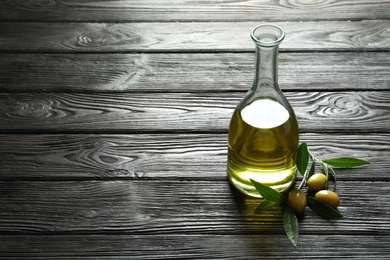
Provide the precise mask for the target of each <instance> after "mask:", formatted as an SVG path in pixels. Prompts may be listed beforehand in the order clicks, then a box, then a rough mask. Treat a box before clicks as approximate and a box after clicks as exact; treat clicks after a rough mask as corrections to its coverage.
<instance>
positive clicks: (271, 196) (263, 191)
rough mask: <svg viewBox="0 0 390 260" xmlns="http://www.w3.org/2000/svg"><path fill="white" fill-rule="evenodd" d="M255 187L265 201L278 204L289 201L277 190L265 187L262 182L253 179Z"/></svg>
mask: <svg viewBox="0 0 390 260" xmlns="http://www.w3.org/2000/svg"><path fill="white" fill-rule="evenodd" d="M251 182H252V184H253V186H255V188H256V190H257V191H258V192H259V193H260V195H261V196H262V197H263V198H264V199H265V200H269V201H272V202H276V203H279V204H281V203H283V202H285V201H286V200H287V199H286V197H285V196H284V195H283V194H282V193H280V192H279V191H277V190H274V189H272V188H271V187H268V186H265V185H264V184H261V183H260V182H257V181H255V180H252V179H251Z"/></svg>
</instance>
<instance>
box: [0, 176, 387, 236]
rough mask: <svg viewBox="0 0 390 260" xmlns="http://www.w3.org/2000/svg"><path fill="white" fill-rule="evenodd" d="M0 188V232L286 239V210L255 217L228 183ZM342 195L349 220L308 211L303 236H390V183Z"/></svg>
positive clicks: (355, 185)
mask: <svg viewBox="0 0 390 260" xmlns="http://www.w3.org/2000/svg"><path fill="white" fill-rule="evenodd" d="M0 190H1V193H0V201H1V214H0V234H1V233H12V234H18V233H31V234H33V233H37V234H41V233H54V234H55V233H57V234H77V233H83V232H86V233H87V234H98V233H107V234H115V233H117V232H122V233H127V234H137V235H141V234H145V235H148V234H149V235H150V234H153V235H156V234H220V235H224V234H252V235H260V234H262V235H264V234H265V235H269V234H281V235H283V234H284V231H283V226H282V216H283V210H282V208H280V207H279V208H278V207H277V208H273V209H271V210H269V211H264V212H262V213H256V214H255V213H254V210H255V208H256V207H257V205H258V204H259V203H260V202H261V201H260V200H259V199H254V198H249V197H247V196H244V195H241V194H237V193H238V192H237V191H235V190H233V188H232V187H231V186H230V185H229V183H228V181H227V179H226V180H223V181H215V180H214V181H201V180H195V181H190V180H187V181H182V180H176V181H174V180H172V181H164V180H159V181H150V180H149V181H148V180H146V181H145V180H144V181H140V180H121V181H119V180H117V181H75V182H72V181H65V182H60V181H49V182H47V181H46V182H40V181H11V182H9V181H1V182H0ZM338 194H339V196H340V198H341V204H340V206H339V207H338V209H339V211H340V212H342V213H343V214H344V215H345V216H344V218H343V219H340V220H337V221H329V220H324V219H322V218H321V217H319V216H317V215H316V214H315V213H314V212H312V211H311V210H310V209H307V210H306V211H305V218H304V220H302V221H301V222H300V225H299V226H300V232H301V234H312V235H315V234H317V235H318V234H328V235H333V236H335V235H336V236H337V235H339V234H343V235H352V234H355V235H364V234H367V235H368V234H371V235H374V234H375V235H377V236H381V235H387V236H388V235H389V233H388V231H389V225H390V219H389V218H388V214H387V212H386V210H384V209H386V208H388V207H389V206H390V205H389V203H390V186H389V185H388V182H381V181H374V182H371V181H367V182H364V181H357V182H355V181H339V182H338ZM367 194H370V196H367ZM368 205H369V206H368ZM368 216H370V217H369V218H368Z"/></svg>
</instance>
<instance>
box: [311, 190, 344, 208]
mask: <svg viewBox="0 0 390 260" xmlns="http://www.w3.org/2000/svg"><path fill="white" fill-rule="evenodd" d="M315 198H316V199H318V200H319V201H322V202H323V203H325V204H328V205H329V206H331V207H332V208H337V206H338V205H339V204H340V198H339V196H338V195H337V194H336V192H333V191H331V190H320V191H319V192H317V193H316V195H315Z"/></svg>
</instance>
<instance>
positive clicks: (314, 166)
mask: <svg viewBox="0 0 390 260" xmlns="http://www.w3.org/2000/svg"><path fill="white" fill-rule="evenodd" d="M315 171H316V165H315V162H313V163H312V164H311V167H310V171H309V175H308V176H307V178H310V177H311V176H312V175H313V174H314V172H315Z"/></svg>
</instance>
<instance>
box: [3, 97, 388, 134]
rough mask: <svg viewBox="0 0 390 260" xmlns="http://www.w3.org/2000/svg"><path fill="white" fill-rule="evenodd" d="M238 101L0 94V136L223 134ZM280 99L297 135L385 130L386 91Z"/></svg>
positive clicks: (194, 98) (216, 98) (386, 124)
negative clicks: (295, 124) (289, 111)
mask: <svg viewBox="0 0 390 260" xmlns="http://www.w3.org/2000/svg"><path fill="white" fill-rule="evenodd" d="M242 96H243V93H233V92H232V93H145V94H138V93H136V94H132V93H117V94H104V93H95V94H94V95H91V94H88V93H87V94H85V93H84V94H82V93H77V94H75V93H0V112H1V113H0V120H1V122H2V124H1V125H0V132H2V133H6V132H7V133H8V132H12V133H15V132H19V133H26V132H38V133H44V132H47V133H48V132H50V133H55V132H57V133H58V132H61V133H65V132H66V133H69V132H73V133H74V132H88V133H107V132H110V133H113V132H115V133H130V132H137V133H138V132H142V133H145V132H164V131H169V132H188V131H201V132H206V131H212V132H226V131H227V129H228V125H229V121H230V117H231V115H232V113H233V110H234V108H235V106H236V105H237V103H238V102H239V101H240V100H241V98H242ZM286 97H287V98H288V99H289V101H290V103H291V104H292V106H293V107H294V109H295V113H296V115H297V118H298V121H299V124H300V130H301V131H302V132H307V131H313V130H316V131H321V132H324V131H329V132H333V131H341V132H351V131H354V132H372V131H378V132H388V131H389V125H390V115H389V113H388V111H389V103H390V92H389V91H367V92H352V91H351V92H288V93H286ZM313 122H315V123H313Z"/></svg>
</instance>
